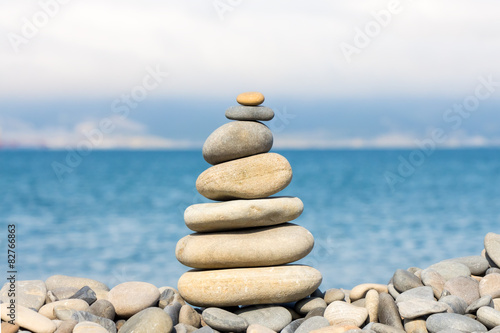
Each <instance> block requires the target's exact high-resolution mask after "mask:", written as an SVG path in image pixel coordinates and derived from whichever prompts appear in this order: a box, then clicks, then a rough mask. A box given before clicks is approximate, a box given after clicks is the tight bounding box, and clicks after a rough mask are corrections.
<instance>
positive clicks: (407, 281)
mask: <svg viewBox="0 0 500 333" xmlns="http://www.w3.org/2000/svg"><path fill="white" fill-rule="evenodd" d="M392 282H393V284H394V288H396V290H397V291H399V292H400V293H402V292H405V291H407V290H410V289H413V288H417V287H423V284H422V281H420V279H419V278H418V277H417V276H415V274H413V273H410V272H408V271H405V270H402V269H398V270H397V271H396V272H395V273H394V276H393V277H392Z"/></svg>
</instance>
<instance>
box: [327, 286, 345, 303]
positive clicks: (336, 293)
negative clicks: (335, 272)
mask: <svg viewBox="0 0 500 333" xmlns="http://www.w3.org/2000/svg"><path fill="white" fill-rule="evenodd" d="M344 299H345V294H344V292H343V291H342V290H340V289H334V288H332V289H328V290H327V291H326V292H325V297H324V300H325V302H326V304H330V303H333V302H335V301H343V300H344Z"/></svg>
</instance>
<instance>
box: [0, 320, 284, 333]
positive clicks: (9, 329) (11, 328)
mask: <svg viewBox="0 0 500 333" xmlns="http://www.w3.org/2000/svg"><path fill="white" fill-rule="evenodd" d="M71 330H73V329H71ZM17 331H19V325H17V324H14V325H13V324H9V323H8V322H6V321H3V322H2V324H1V326H0V332H2V333H16V332H17ZM69 333H71V332H69ZM290 333H293V332H290Z"/></svg>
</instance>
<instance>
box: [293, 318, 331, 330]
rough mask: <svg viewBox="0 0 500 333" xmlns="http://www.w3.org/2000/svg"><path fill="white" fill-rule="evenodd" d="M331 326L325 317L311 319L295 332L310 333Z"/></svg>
mask: <svg viewBox="0 0 500 333" xmlns="http://www.w3.org/2000/svg"><path fill="white" fill-rule="evenodd" d="M327 326H330V322H329V321H328V319H326V318H325V317H319V316H315V317H311V318H309V319H307V320H305V321H304V322H303V323H302V324H301V325H300V326H299V327H298V328H297V330H296V331H295V333H309V332H311V331H314V330H317V329H320V328H323V327H327Z"/></svg>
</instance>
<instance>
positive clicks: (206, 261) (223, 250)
mask: <svg viewBox="0 0 500 333" xmlns="http://www.w3.org/2000/svg"><path fill="white" fill-rule="evenodd" d="M313 246H314V237H313V236H312V234H311V233H310V232H309V231H308V230H307V229H305V228H304V227H301V226H298V225H296V224H292V223H285V224H281V225H277V226H270V227H262V228H252V229H243V230H236V231H222V232H214V233H197V234H191V235H188V236H185V237H183V238H182V239H181V240H179V242H178V243H177V247H176V249H175V255H176V257H177V260H179V261H180V262H181V263H182V264H184V265H186V266H189V267H193V268H203V269H215V268H235V267H260V266H275V265H282V264H287V263H291V262H294V261H297V260H299V259H302V258H304V257H305V256H306V255H308V254H309V252H311V250H312V248H313Z"/></svg>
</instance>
